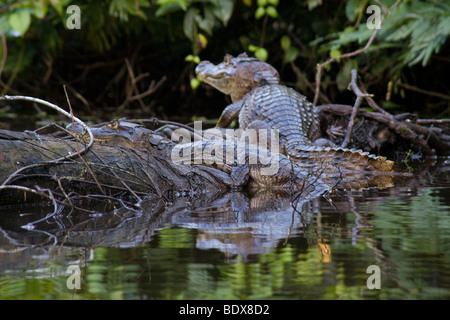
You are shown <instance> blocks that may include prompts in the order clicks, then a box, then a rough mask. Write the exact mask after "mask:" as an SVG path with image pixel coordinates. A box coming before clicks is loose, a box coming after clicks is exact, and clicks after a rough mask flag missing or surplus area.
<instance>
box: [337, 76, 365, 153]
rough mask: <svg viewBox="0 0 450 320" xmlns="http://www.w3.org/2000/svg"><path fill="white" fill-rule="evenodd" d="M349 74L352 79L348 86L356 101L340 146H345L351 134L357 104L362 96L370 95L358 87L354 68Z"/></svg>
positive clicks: (357, 107) (359, 103) (362, 98)
mask: <svg viewBox="0 0 450 320" xmlns="http://www.w3.org/2000/svg"><path fill="white" fill-rule="evenodd" d="M351 74H352V79H351V82H350V88H351V89H352V91H353V92H354V93H355V94H356V101H355V105H354V106H353V110H352V114H351V116H350V120H349V121H348V125H347V132H346V133H345V138H344V141H342V144H341V147H342V148H345V147H347V145H348V144H349V142H350V137H351V135H352V131H353V126H354V125H355V119H356V114H357V113H358V109H359V106H360V105H361V103H362V101H363V100H364V98H366V97H370V96H371V95H370V94H368V93H364V92H362V91H361V90H360V89H359V87H358V84H357V83H356V81H357V79H358V74H357V73H356V69H353V70H352V71H351Z"/></svg>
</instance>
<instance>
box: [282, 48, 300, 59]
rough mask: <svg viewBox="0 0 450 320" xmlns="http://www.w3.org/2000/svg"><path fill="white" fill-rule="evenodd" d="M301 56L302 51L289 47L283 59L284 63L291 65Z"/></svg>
mask: <svg viewBox="0 0 450 320" xmlns="http://www.w3.org/2000/svg"><path fill="white" fill-rule="evenodd" d="M299 55H300V50H299V49H298V48H296V47H289V49H288V50H287V51H286V54H285V56H284V59H283V63H289V62H292V61H294V60H295V59H297V58H298V56H299Z"/></svg>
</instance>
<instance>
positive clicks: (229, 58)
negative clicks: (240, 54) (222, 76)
mask: <svg viewBox="0 0 450 320" xmlns="http://www.w3.org/2000/svg"><path fill="white" fill-rule="evenodd" d="M231 59H233V56H232V55H231V54H228V53H227V54H226V55H225V57H224V58H223V62H224V63H225V67H227V68H228V67H229V66H230V62H231Z"/></svg>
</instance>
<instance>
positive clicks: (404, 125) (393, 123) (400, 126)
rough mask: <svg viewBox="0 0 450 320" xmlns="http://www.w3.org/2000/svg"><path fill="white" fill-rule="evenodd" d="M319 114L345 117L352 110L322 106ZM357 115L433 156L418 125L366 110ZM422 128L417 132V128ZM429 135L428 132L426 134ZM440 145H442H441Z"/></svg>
mask: <svg viewBox="0 0 450 320" xmlns="http://www.w3.org/2000/svg"><path fill="white" fill-rule="evenodd" d="M317 108H318V110H319V112H330V113H332V114H334V115H338V116H346V115H349V114H352V113H353V108H352V107H351V106H348V105H342V104H338V105H335V104H329V105H322V106H318V107H317ZM358 114H359V115H360V116H362V117H366V118H370V119H373V120H376V121H378V122H380V123H383V124H385V125H386V126H387V127H388V128H390V129H392V130H393V131H394V132H395V133H397V134H398V135H399V136H401V137H402V138H404V139H407V140H409V141H411V142H412V143H414V144H417V145H419V146H420V147H422V149H423V150H424V152H425V153H426V154H427V155H434V154H435V151H434V150H432V149H431V148H430V146H429V145H428V144H427V143H426V141H425V140H424V139H423V137H422V134H423V133H424V132H421V130H422V131H424V130H426V129H425V128H422V127H420V126H418V125H414V124H413V123H409V122H400V121H397V120H395V119H394V118H392V117H391V116H385V115H383V114H380V113H377V112H369V111H366V110H359V111H358ZM418 127H420V128H422V129H420V130H419V128H418ZM415 131H419V134H417V133H416V132H415ZM428 134H429V132H428ZM432 137H433V139H434V142H436V143H438V141H436V140H438V139H436V138H434V136H432ZM441 145H442V144H441ZM442 148H444V149H446V147H445V146H442Z"/></svg>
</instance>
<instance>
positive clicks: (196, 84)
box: [190, 78, 201, 90]
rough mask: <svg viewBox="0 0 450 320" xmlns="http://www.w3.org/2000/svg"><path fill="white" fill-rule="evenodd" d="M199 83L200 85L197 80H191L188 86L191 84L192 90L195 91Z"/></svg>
mask: <svg viewBox="0 0 450 320" xmlns="http://www.w3.org/2000/svg"><path fill="white" fill-rule="evenodd" d="M200 83H201V81H200V79H199V78H193V79H192V80H191V83H190V84H191V88H192V90H195V89H197V88H198V86H199V85H200Z"/></svg>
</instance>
